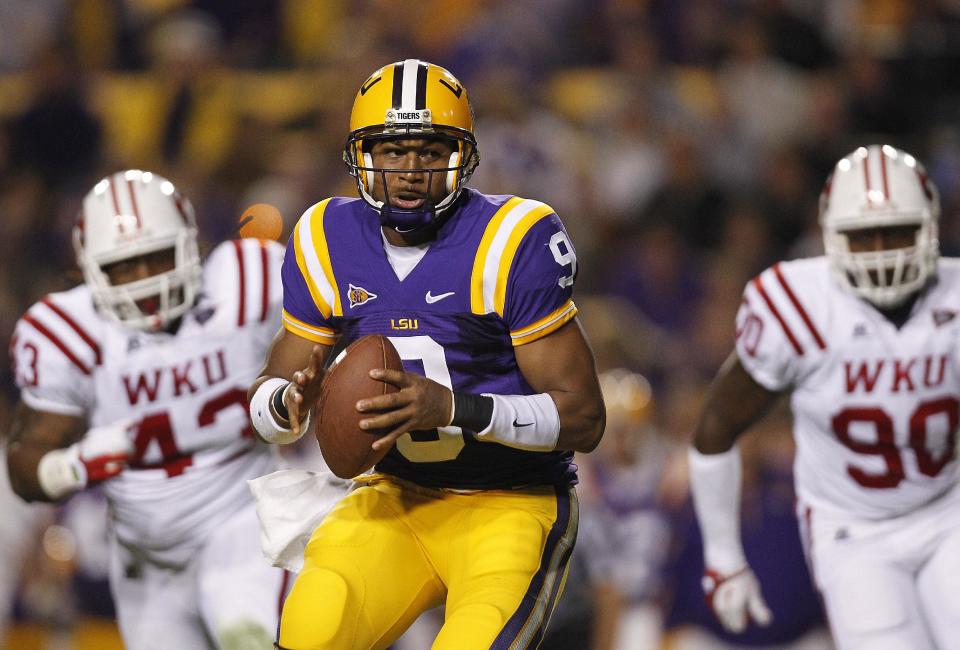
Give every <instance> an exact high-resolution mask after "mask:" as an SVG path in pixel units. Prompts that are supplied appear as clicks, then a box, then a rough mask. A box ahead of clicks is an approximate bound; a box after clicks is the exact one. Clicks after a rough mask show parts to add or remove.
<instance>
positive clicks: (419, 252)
mask: <svg viewBox="0 0 960 650" xmlns="http://www.w3.org/2000/svg"><path fill="white" fill-rule="evenodd" d="M380 236H381V237H382V238H383V250H385V251H387V261H389V262H390V266H392V267H393V272H394V273H396V274H397V278H399V279H400V281H401V282H403V280H404V278H406V277H407V276H408V275H410V271H412V270H413V269H415V268H416V266H417V264H419V263H420V260H422V259H423V256H424V255H426V254H427V250H429V249H430V244H429V243H426V244H420V245H419V246H394V245H393V244H391V243H390V242H388V241H387V238H386V236H384V234H383V231H382V230H381V231H380Z"/></svg>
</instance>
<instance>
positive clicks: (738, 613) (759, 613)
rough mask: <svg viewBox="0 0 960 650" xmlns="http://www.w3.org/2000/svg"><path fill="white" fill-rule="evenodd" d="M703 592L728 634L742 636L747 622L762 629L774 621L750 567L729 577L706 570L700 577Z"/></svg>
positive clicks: (745, 567)
mask: <svg viewBox="0 0 960 650" xmlns="http://www.w3.org/2000/svg"><path fill="white" fill-rule="evenodd" d="M703 591H704V593H705V594H706V596H707V603H708V604H709V605H710V609H712V610H713V613H714V615H716V617H717V619H718V620H719V621H720V624H721V625H723V627H725V628H726V629H727V630H729V631H730V632H733V633H735V634H739V633H740V632H743V631H744V630H746V629H747V624H748V623H749V622H750V621H753V622H754V623H756V624H757V625H760V626H764V627H765V626H767V625H769V624H770V622H771V621H772V620H773V615H772V614H771V613H770V608H768V607H767V603H766V602H765V601H764V600H763V594H761V593H760V583H759V582H758V581H757V576H755V575H754V573H753V570H751V569H750V567H749V566H744V567H743V568H742V569H740V570H739V571H734V572H732V573H730V574H728V575H723V574H721V573H720V572H718V571H714V570H712V569H707V570H706V571H705V572H704V574H703Z"/></svg>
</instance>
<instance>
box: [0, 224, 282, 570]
mask: <svg viewBox="0 0 960 650" xmlns="http://www.w3.org/2000/svg"><path fill="white" fill-rule="evenodd" d="M282 256H283V247H282V246H280V245H279V244H277V243H275V242H266V241H258V240H254V239H243V240H236V241H231V242H226V243H223V244H221V245H220V246H218V247H217V248H216V249H215V250H214V251H213V252H212V253H211V254H210V256H209V258H208V259H207V261H206V263H205V264H204V274H203V292H204V293H203V294H202V295H201V297H200V298H199V300H198V301H197V303H196V304H195V305H194V307H193V308H192V309H191V310H190V311H189V312H187V313H186V314H185V315H184V316H183V320H182V321H181V324H180V326H179V328H178V329H177V331H176V332H175V333H173V334H170V333H166V332H159V333H144V332H139V331H136V330H132V329H128V328H125V327H122V326H120V325H118V324H116V323H115V322H113V321H111V320H107V319H106V318H104V317H102V316H101V315H100V314H98V313H97V311H96V310H95V309H94V305H93V298H92V295H91V292H90V290H89V288H88V287H87V286H86V285H81V286H79V287H76V288H74V289H71V290H69V291H65V292H62V293H55V294H51V295H50V296H47V297H46V298H44V299H43V300H41V301H40V302H38V303H36V304H35V305H33V306H32V307H31V308H30V309H29V310H27V312H26V314H24V316H23V317H22V318H21V319H20V321H19V322H18V324H17V328H16V332H15V337H14V340H13V343H12V345H11V349H12V353H13V356H14V360H15V364H16V365H15V367H16V375H17V384H18V385H19V387H20V391H21V397H22V399H23V401H24V403H26V404H27V405H28V406H30V407H31V408H33V409H36V410H40V411H47V412H53V413H61V414H64V415H70V416H75V417H79V418H83V419H85V420H86V421H87V425H88V426H90V427H93V426H99V425H105V424H110V423H114V422H119V421H123V420H131V421H132V422H133V423H134V426H135V433H134V434H133V436H134V445H135V450H134V455H133V457H132V459H131V461H130V465H129V467H128V468H127V469H126V470H124V471H123V473H121V474H120V475H119V476H117V477H116V478H114V479H111V480H109V481H107V482H106V483H105V484H104V491H105V492H106V495H107V497H108V499H109V500H110V506H111V513H112V515H113V520H114V525H115V529H116V533H117V535H118V537H119V538H120V540H121V541H122V542H124V543H126V544H129V545H132V546H136V547H139V548H141V549H144V551H145V552H147V553H148V554H151V555H152V556H153V557H154V559H156V560H158V561H162V562H164V563H169V564H173V565H177V564H179V563H181V562H183V561H185V559H186V558H187V557H189V549H190V547H191V546H195V543H196V542H197V541H199V540H202V539H204V538H205V537H206V535H207V533H208V532H210V530H212V529H213V528H215V527H216V526H217V525H218V524H219V523H220V522H221V521H223V519H224V518H226V517H229V516H231V515H232V514H233V513H235V512H236V511H237V510H238V509H240V508H242V507H246V506H250V505H251V504H252V499H251V496H250V493H249V491H248V490H247V486H246V479H249V478H254V477H256V476H260V475H262V474H266V473H268V472H270V471H272V470H273V469H274V466H275V456H274V454H273V452H272V450H271V448H270V447H269V446H268V445H266V444H263V443H259V442H257V441H256V438H255V437H254V435H253V432H252V430H251V429H250V427H249V420H248V417H249V416H248V414H247V401H246V391H247V387H248V386H249V385H250V383H251V382H252V381H253V380H254V379H255V378H256V376H257V374H258V371H259V369H260V368H261V366H262V364H263V358H264V356H265V354H266V351H267V349H268V347H269V345H270V342H271V340H272V338H273V336H274V335H275V334H276V331H277V326H278V324H279V321H280V311H281V290H282V289H281V282H280V264H281V260H282Z"/></svg>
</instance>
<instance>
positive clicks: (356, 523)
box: [279, 476, 577, 650]
mask: <svg viewBox="0 0 960 650" xmlns="http://www.w3.org/2000/svg"><path fill="white" fill-rule="evenodd" d="M576 535H577V499H576V493H575V491H574V490H573V488H554V487H541V488H531V489H526V490H516V491H482V492H473V493H466V494H465V493H454V492H446V491H442V490H434V489H428V488H423V487H420V486H416V485H413V484H410V483H407V482H403V481H399V480H397V479H393V478H388V477H382V476H381V477H378V478H377V479H375V480H374V481H373V482H371V483H368V484H366V485H364V486H363V487H360V488H358V489H357V490H355V491H354V492H352V493H350V494H349V495H348V496H347V497H345V498H344V499H343V500H342V501H341V502H340V503H339V504H338V505H337V506H336V508H334V510H333V511H332V512H330V514H329V515H327V517H326V518H325V519H324V521H323V523H321V524H320V526H319V527H318V528H317V530H316V531H314V533H313V536H312V537H311V539H310V542H309V544H308V545H307V548H306V551H305V553H304V567H303V571H302V572H301V573H300V575H299V576H298V577H297V580H296V582H295V583H294V585H293V589H292V590H291V592H290V595H289V596H288V597H287V600H286V603H285V604H284V607H283V614H282V616H281V619H280V639H279V645H280V647H281V648H284V649H285V650H317V649H321V648H322V649H324V650H333V649H336V650H368V649H370V648H386V647H387V646H389V645H390V644H391V643H392V642H393V641H395V640H396V639H397V638H398V637H399V636H400V635H401V634H402V633H403V631H404V630H406V629H407V627H408V626H409V625H410V624H411V623H413V621H414V620H416V618H417V617H418V616H419V615H420V614H421V613H422V612H424V611H425V610H427V609H429V608H431V607H433V606H435V605H438V604H440V603H444V602H445V603H446V608H445V612H446V614H445V620H444V624H443V627H442V628H441V630H440V634H439V635H438V636H437V639H436V641H435V642H434V644H433V648H434V650H444V649H449V650H469V649H472V648H484V649H486V648H498V649H499V648H502V649H504V650H507V649H510V650H513V649H515V648H516V649H520V648H536V647H537V645H538V644H539V642H540V639H541V638H542V637H543V633H544V630H545V629H546V626H547V623H548V622H549V620H550V615H551V614H552V613H553V608H554V606H555V605H556V602H557V600H558V599H559V597H560V592H561V591H562V590H563V581H564V580H565V578H566V571H567V561H568V560H569V558H570V552H571V550H572V549H573V543H574V541H575V539H576Z"/></svg>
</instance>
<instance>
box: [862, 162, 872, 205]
mask: <svg viewBox="0 0 960 650" xmlns="http://www.w3.org/2000/svg"><path fill="white" fill-rule="evenodd" d="M863 184H864V185H865V186H866V196H867V205H873V197H872V196H871V194H870V150H869V149H867V155H866V156H864V157H863Z"/></svg>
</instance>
